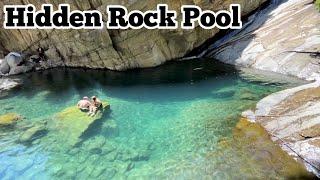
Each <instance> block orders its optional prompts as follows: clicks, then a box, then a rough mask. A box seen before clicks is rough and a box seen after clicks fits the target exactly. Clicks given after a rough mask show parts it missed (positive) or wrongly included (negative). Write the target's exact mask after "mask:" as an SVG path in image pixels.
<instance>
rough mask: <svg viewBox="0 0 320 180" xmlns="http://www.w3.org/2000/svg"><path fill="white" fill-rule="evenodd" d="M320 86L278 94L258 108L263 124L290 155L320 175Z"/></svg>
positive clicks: (300, 88) (257, 112)
mask: <svg viewBox="0 0 320 180" xmlns="http://www.w3.org/2000/svg"><path fill="white" fill-rule="evenodd" d="M319 86H320V83H319V82H316V83H312V84H307V85H303V86H299V87H296V88H293V89H287V90H284V91H281V92H278V93H274V94H272V95H270V96H268V97H266V98H264V99H263V100H261V101H260V102H259V103H258V104H257V107H256V111H255V117H254V118H255V119H254V120H255V121H256V122H258V123H259V124H261V125H262V126H263V127H264V128H265V129H266V130H267V131H268V132H269V134H270V135H271V138H272V140H273V141H276V142H278V143H279V144H280V145H281V146H282V148H283V149H284V150H286V151H287V152H288V153H289V154H291V155H293V156H295V157H297V158H298V159H300V158H301V159H303V161H304V162H305V164H306V166H307V167H308V168H309V169H310V170H312V171H314V172H315V173H316V174H318V175H320V112H319V109H320V101H319V100H320V87H319Z"/></svg>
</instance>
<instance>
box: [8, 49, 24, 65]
mask: <svg viewBox="0 0 320 180" xmlns="http://www.w3.org/2000/svg"><path fill="white" fill-rule="evenodd" d="M4 59H5V61H7V63H8V65H9V66H10V68H15V67H17V66H19V65H20V64H21V63H22V62H23V57H22V55H21V54H19V53H17V52H11V53H9V54H8V55H7V56H6V57H5V58H4Z"/></svg>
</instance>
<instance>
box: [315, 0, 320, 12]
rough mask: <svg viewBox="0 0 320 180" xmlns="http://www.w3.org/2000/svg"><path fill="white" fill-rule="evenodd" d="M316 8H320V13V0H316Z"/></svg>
mask: <svg viewBox="0 0 320 180" xmlns="http://www.w3.org/2000/svg"><path fill="white" fill-rule="evenodd" d="M315 3H316V6H317V8H318V10H319V11H320V0H316V2H315Z"/></svg>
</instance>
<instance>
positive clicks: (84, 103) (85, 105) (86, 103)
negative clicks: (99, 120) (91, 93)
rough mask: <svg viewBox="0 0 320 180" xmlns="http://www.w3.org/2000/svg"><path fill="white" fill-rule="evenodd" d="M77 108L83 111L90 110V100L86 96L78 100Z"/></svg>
mask: <svg viewBox="0 0 320 180" xmlns="http://www.w3.org/2000/svg"><path fill="white" fill-rule="evenodd" d="M77 106H78V108H79V109H80V110H83V111H88V110H90V106H91V102H90V100H89V98H88V97H87V96H85V97H83V98H82V99H81V100H80V101H79V102H78V105H77Z"/></svg>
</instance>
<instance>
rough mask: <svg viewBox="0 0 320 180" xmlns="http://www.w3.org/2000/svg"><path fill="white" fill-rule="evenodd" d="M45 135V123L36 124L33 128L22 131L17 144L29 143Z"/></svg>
mask: <svg viewBox="0 0 320 180" xmlns="http://www.w3.org/2000/svg"><path fill="white" fill-rule="evenodd" d="M46 133H47V127H46V123H38V124H35V125H34V126H33V127H31V128H29V129H27V130H26V131H24V132H23V133H22V134H21V136H20V137H19V142H21V143H30V142H32V141H33V140H35V139H36V138H40V137H42V136H44V135H45V134H46Z"/></svg>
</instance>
